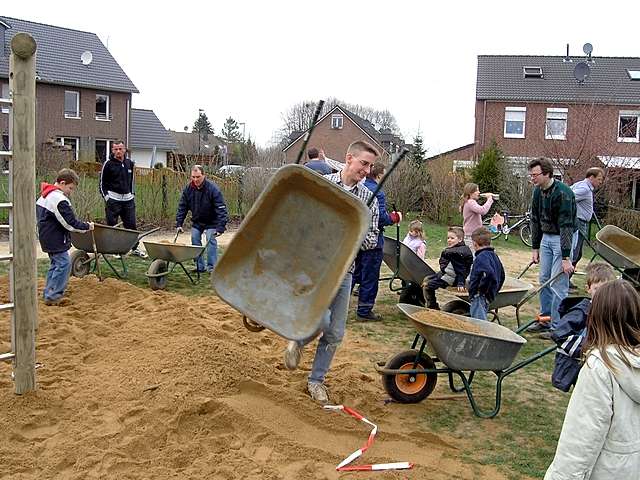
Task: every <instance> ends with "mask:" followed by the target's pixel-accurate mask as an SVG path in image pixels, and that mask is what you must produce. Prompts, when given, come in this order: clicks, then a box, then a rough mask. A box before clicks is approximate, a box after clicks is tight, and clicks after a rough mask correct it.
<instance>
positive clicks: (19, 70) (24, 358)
mask: <svg viewBox="0 0 640 480" xmlns="http://www.w3.org/2000/svg"><path fill="white" fill-rule="evenodd" d="M35 52H36V42H35V40H34V39H33V37H31V36H30V35H28V34H26V33H18V34H16V35H15V36H14V37H13V39H12V40H11V56H10V61H9V89H10V91H11V92H12V93H13V109H12V111H13V115H12V117H13V123H12V135H13V147H12V153H13V154H12V159H11V160H10V165H11V166H10V170H11V173H10V182H12V186H11V188H10V191H12V194H13V198H12V202H13V208H12V216H13V232H10V233H9V235H10V236H13V238H10V239H9V242H10V244H12V245H13V262H12V263H11V269H10V277H9V278H10V282H12V285H13V288H11V291H12V292H13V295H14V298H13V299H12V301H13V303H14V308H15V310H14V319H15V321H14V331H13V341H14V352H15V362H14V373H15V392H16V393H17V394H18V395H21V394H23V393H26V392H29V391H31V390H35V389H36V374H35V357H36V351H35V332H36V330H37V328H38V301H37V271H36V231H35V226H36V215H35V211H36V205H35V199H36V189H35V186H36V171H35V165H36V135H35V129H36V56H35Z"/></svg>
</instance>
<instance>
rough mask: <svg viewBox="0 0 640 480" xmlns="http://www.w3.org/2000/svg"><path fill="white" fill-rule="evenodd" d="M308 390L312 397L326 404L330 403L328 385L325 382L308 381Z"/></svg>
mask: <svg viewBox="0 0 640 480" xmlns="http://www.w3.org/2000/svg"><path fill="white" fill-rule="evenodd" d="M307 391H308V392H309V395H311V399H312V400H314V401H316V402H318V403H320V404H322V405H326V404H327V403H329V392H328V390H327V387H325V386H324V383H313V382H309V383H307Z"/></svg>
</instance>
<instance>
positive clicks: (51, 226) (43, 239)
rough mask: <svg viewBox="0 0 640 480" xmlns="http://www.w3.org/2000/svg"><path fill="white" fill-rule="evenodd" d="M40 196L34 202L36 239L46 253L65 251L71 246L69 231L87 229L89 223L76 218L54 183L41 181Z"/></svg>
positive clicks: (63, 195) (65, 198)
mask: <svg viewBox="0 0 640 480" xmlns="http://www.w3.org/2000/svg"><path fill="white" fill-rule="evenodd" d="M40 190H41V196H40V198H39V199H38V201H37V202H36V213H37V216H38V239H39V240H40V246H41V247H42V251H43V252H46V253H61V252H66V251H67V250H69V249H70V248H71V235H70V234H69V232H82V231H85V230H89V224H88V223H85V222H81V221H80V220H78V219H77V218H76V216H75V215H74V213H73V209H72V208H71V202H70V201H69V199H68V198H67V197H66V195H65V194H64V193H62V190H60V189H59V188H58V187H56V186H55V185H51V184H49V183H44V182H43V183H42V184H41V185H40Z"/></svg>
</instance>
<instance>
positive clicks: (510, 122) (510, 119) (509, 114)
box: [504, 107, 527, 138]
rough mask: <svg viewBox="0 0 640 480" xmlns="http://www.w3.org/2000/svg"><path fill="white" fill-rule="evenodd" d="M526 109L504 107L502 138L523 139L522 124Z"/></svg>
mask: <svg viewBox="0 0 640 480" xmlns="http://www.w3.org/2000/svg"><path fill="white" fill-rule="evenodd" d="M526 117H527V107H506V108H505V109H504V138H524V124H525V119H526Z"/></svg>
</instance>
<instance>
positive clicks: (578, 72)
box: [573, 62, 591, 83]
mask: <svg viewBox="0 0 640 480" xmlns="http://www.w3.org/2000/svg"><path fill="white" fill-rule="evenodd" d="M589 75H591V67H589V64H588V63H587V62H580V63H578V64H577V65H576V67H575V68H574V69H573V76H574V77H576V80H578V83H583V82H584V81H585V80H586V79H587V78H588V77H589Z"/></svg>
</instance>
